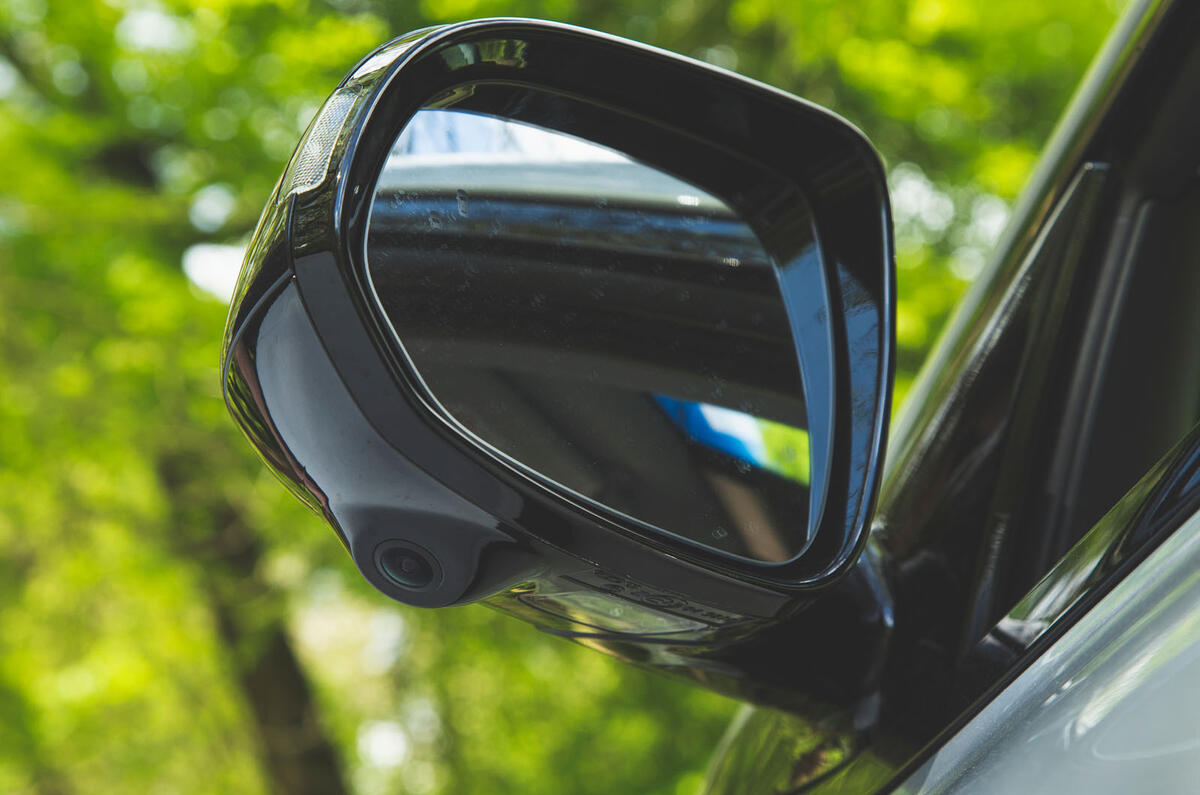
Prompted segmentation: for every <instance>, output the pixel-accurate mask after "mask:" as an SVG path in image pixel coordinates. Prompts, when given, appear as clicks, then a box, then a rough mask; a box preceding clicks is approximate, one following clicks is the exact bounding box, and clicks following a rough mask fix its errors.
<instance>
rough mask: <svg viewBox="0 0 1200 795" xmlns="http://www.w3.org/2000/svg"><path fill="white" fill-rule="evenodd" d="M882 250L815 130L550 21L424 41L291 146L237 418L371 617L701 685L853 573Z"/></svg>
mask: <svg viewBox="0 0 1200 795" xmlns="http://www.w3.org/2000/svg"><path fill="white" fill-rule="evenodd" d="M891 246H892V243H891V219H890V212H889V207H888V201H887V191H886V184H885V179H884V172H883V168H882V166H881V164H880V161H879V158H878V156H877V155H876V154H875V152H874V150H873V149H872V147H871V145H870V144H869V143H868V142H867V140H866V139H865V138H864V137H863V136H862V135H861V134H860V133H859V132H857V131H856V130H855V129H854V128H853V127H851V126H850V125H849V124H848V123H846V122H845V121H843V120H842V119H840V118H838V117H837V116H835V115H833V114H832V113H830V112H828V111H825V110H822V109H821V108H818V107H815V106H813V105H811V104H809V103H807V102H804V101H803V100H800V99H797V98H795V97H792V96H789V95H787V94H784V93H782V92H779V91H776V90H773V89H771V88H769V87H767V86H764V85H762V84H759V83H755V82H753V81H751V80H747V79H745V78H742V77H739V76H737V75H734V74H731V73H729V72H725V71H722V70H719V69H715V68H712V67H709V66H707V65H705V64H702V63H699V62H696V61H692V60H689V59H686V58H682V57H679V56H676V55H673V54H670V53H667V52H663V51H660V50H655V49H652V48H648V47H644V46H641V45H638V44H635V43H632V42H628V41H624V40H620V39H616V38H612V37H609V36H605V35H601V34H598V33H593V32H590V31H585V30H580V29H578V28H572V27H568V26H565V25H557V24H552V23H546V22H535V21H529V20H485V21H479V22H469V23H464V24H458V25H450V26H445V27H440V28H435V29H429V30H425V31H419V32H417V33H414V34H411V35H409V36H407V37H403V38H400V39H397V40H396V41H393V42H391V43H389V44H387V45H385V46H384V47H381V48H380V49H379V50H377V51H376V52H374V53H372V54H371V55H370V56H368V57H367V58H366V59H364V60H363V61H362V62H361V63H360V64H359V65H358V66H357V67H356V68H355V69H354V70H353V71H352V72H351V73H350V75H349V76H348V77H347V78H346V79H345V80H344V81H343V82H342V83H341V85H339V86H338V88H337V90H336V91H334V93H333V95H332V96H331V97H330V98H329V100H328V101H327V102H326V103H325V105H324V106H323V107H322V108H321V110H320V112H319V113H318V114H317V116H316V118H315V120H314V121H313V123H312V125H311V126H310V128H309V130H308V131H307V132H306V133H305V135H304V137H303V139H302V140H301V141H300V144H299V146H298V147H297V149H296V152H295V154H294V155H293V157H292V160H291V162H290V164H289V165H288V167H287V171H286V172H285V174H284V176H283V178H282V179H281V181H280V183H279V186H278V187H277V188H276V191H275V195H274V196H273V197H272V198H271V200H270V202H269V203H268V206H267V209H266V211H265V212H264V215H263V218H262V220H261V221H260V224H259V227H258V229H257V230H256V232H255V235H254V239H253V242H252V244H251V247H250V250H249V253H248V255H247V259H246V264H245V266H244V269H243V273H242V275H241V278H240V281H239V285H238V289H237V292H236V295H235V298H234V303H233V306H232V308H231V311H230V315H229V321H228V324H227V328H226V339H225V344H224V352H223V360H224V390H225V396H226V401H227V403H228V406H229V409H230V411H231V413H232V414H233V416H234V418H235V419H236V420H237V422H238V423H239V424H240V425H241V427H242V429H243V430H244V431H245V433H246V435H247V436H248V437H249V438H250V441H251V442H252V443H253V444H254V446H255V447H256V448H257V449H258V451H259V452H260V453H261V455H262V456H263V458H264V459H265V460H266V462H267V464H268V466H269V467H270V468H271V469H272V470H273V471H274V472H275V473H276V474H277V475H278V476H279V477H280V479H281V480H282V481H283V482H284V484H285V485H287V486H288V487H289V488H291V489H292V490H293V491H294V492H295V493H296V494H297V495H298V496H299V497H300V498H301V499H303V500H305V501H306V502H307V503H309V505H311V506H312V507H313V509H314V510H316V511H318V512H319V513H320V514H321V515H322V516H324V517H325V519H326V520H327V521H328V522H329V524H330V525H331V526H332V527H333V528H334V530H335V531H336V532H337V533H338V535H339V536H340V538H341V540H342V542H343V543H344V544H345V545H346V547H347V548H348V550H349V551H350V554H351V555H352V556H353V558H354V561H355V563H356V564H357V566H358V568H359V569H360V571H361V572H362V574H363V576H364V577H366V578H367V580H369V581H370V582H371V583H372V584H373V585H374V586H375V587H376V588H378V589H379V590H380V591H382V592H383V593H384V594H386V595H388V596H390V597H392V598H394V599H397V600H399V601H401V602H405V603H408V604H412V605H419V606H425V607H439V606H446V605H454V604H461V603H466V602H472V601H478V600H486V601H487V602H488V603H489V604H491V605H493V606H495V607H498V608H500V609H502V610H505V611H507V612H510V613H513V614H516V615H518V616H519V617H521V618H523V619H525V620H527V621H530V622H532V623H534V624H536V625H538V626H539V627H541V628H542V629H544V630H546V631H549V632H553V633H556V634H561V635H565V636H568V637H573V638H576V639H579V640H581V641H582V642H586V643H587V644H588V645H592V646H595V647H597V648H601V649H603V650H605V651H609V652H610V653H614V654H617V655H619V656H622V657H625V658H627V659H630V660H633V661H640V662H643V663H648V664H654V665H660V666H663V667H669V668H681V667H682V668H689V669H691V668H697V667H698V668H706V669H708V670H709V671H710V672H711V671H712V670H716V669H719V668H720V666H719V665H717V664H716V663H713V662H712V660H714V659H717V658H719V657H720V654H719V650H720V649H721V648H723V647H725V646H727V645H729V644H737V643H743V642H745V641H746V640H747V639H749V638H753V637H754V636H755V635H756V634H757V633H760V632H762V631H764V630H766V629H768V628H771V627H773V626H775V625H777V624H778V622H780V621H781V620H783V619H785V618H786V617H787V616H789V615H792V614H794V613H795V612H796V611H797V610H798V609H799V608H800V607H801V606H803V604H804V603H805V601H806V600H807V599H810V598H811V597H812V596H813V594H815V593H817V592H818V591H820V590H821V589H823V588H825V587H826V586H828V585H830V584H831V583H833V582H834V581H835V580H837V579H838V577H839V576H840V575H841V574H843V573H844V572H845V571H846V570H847V569H848V568H849V567H850V566H852V565H853V564H854V562H855V560H856V558H857V556H858V554H859V553H860V551H861V550H862V547H863V544H864V540H865V534H866V527H867V524H868V519H869V517H870V512H871V509H872V505H873V500H874V496H875V492H876V489H877V481H878V476H879V469H880V463H881V458H882V450H883V442H884V435H885V428H886V420H887V408H888V405H889V397H890V390H891V374H892V366H893V365H892V360H893V320H892V318H893V306H894V299H893V280H894V267H893V261H892V247H891ZM704 660H708V661H709V662H708V663H707V664H705V663H704ZM727 673H733V674H736V672H735V671H734V672H727Z"/></svg>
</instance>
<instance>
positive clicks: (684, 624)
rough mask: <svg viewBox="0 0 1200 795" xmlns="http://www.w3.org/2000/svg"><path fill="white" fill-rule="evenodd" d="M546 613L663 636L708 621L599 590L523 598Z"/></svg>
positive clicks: (612, 628)
mask: <svg viewBox="0 0 1200 795" xmlns="http://www.w3.org/2000/svg"><path fill="white" fill-rule="evenodd" d="M520 599H521V601H523V602H525V603H526V604H528V605H531V606H533V607H536V608H538V609H539V610H544V611H545V612H547V613H550V614H552V615H555V616H558V617H559V618H565V619H567V620H568V621H574V622H575V623H577V624H585V625H587V626H589V627H593V628H595V629H600V630H604V631H605V632H619V633H621V634H629V635H663V634H666V633H670V632H687V631H689V630H695V629H704V628H705V627H706V626H707V624H704V623H701V622H699V621H693V620H692V619H690V618H683V617H681V616H676V615H672V614H670V613H664V612H662V611H661V610H655V609H654V608H651V607H646V606H645V605H640V604H637V603H635V602H630V601H628V600H625V599H621V598H620V597H617V596H613V595H611V594H607V593H601V592H599V591H567V592H565V593H551V594H530V595H528V596H522V597H520Z"/></svg>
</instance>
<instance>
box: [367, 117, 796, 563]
mask: <svg viewBox="0 0 1200 795" xmlns="http://www.w3.org/2000/svg"><path fill="white" fill-rule="evenodd" d="M366 262H367V270H368V277H369V281H370V282H371V288H372V289H373V290H374V293H375V297H376V300H377V301H378V302H379V306H380V308H381V309H382V311H383V313H384V314H385V316H386V317H387V319H388V320H389V321H390V323H391V325H392V327H393V330H394V332H395V335H396V340H397V342H398V343H399V346H400V348H401V349H402V351H403V352H404V354H405V355H406V356H407V358H408V360H409V362H410V364H411V365H412V368H413V369H414V370H415V371H416V373H417V374H418V375H419V377H420V379H421V380H423V382H424V384H425V386H426V388H427V389H428V392H429V394H430V395H431V396H432V398H433V399H434V400H435V401H436V402H437V403H438V404H440V406H441V408H442V409H443V410H444V411H445V412H446V414H447V415H448V416H449V417H450V418H451V419H452V420H453V421H454V422H456V423H457V424H458V425H459V426H461V428H462V429H465V430H466V431H467V432H468V433H469V435H472V436H474V437H475V438H476V439H477V440H478V441H480V442H482V443H483V444H485V445H486V446H488V447H490V448H492V449H493V450H494V451H497V452H499V453H500V454H502V455H503V456H506V457H507V458H509V459H511V460H512V461H515V462H517V463H518V464H520V465H521V466H522V467H524V468H526V469H527V470H532V472H534V473H536V474H537V475H538V476H540V477H541V478H542V479H544V480H548V481H551V482H552V483H553V484H555V485H556V486H557V487H559V488H561V489H566V490H569V491H570V492H573V493H574V494H575V495H578V496H580V497H583V498H584V499H586V500H590V501H592V502H594V503H599V504H600V505H602V506H604V507H605V508H607V509H609V510H611V511H616V512H619V513H620V514H622V515H624V516H626V517H630V518H632V519H634V520H637V522H639V523H641V524H642V525H648V526H649V527H650V528H652V529H654V530H657V531H659V532H664V533H669V534H672V535H674V536H678V537H682V538H684V539H688V540H690V541H692V542H695V543H698V544H702V545H704V546H705V547H708V548H711V549H715V550H719V551H722V552H725V553H728V554H731V555H736V556H739V557H744V558H749V559H751V560H755V561H761V562H783V561H787V560H790V559H792V558H794V557H796V556H797V555H798V554H799V553H801V552H802V551H803V550H804V549H805V547H806V546H807V543H808V539H809V536H810V532H809V527H808V523H809V520H808V516H809V473H810V456H809V440H808V433H807V430H806V429H807V412H806V408H805V402H804V397H803V394H804V393H803V385H802V383H801V376H800V368H799V364H798V361H797V355H796V349H795V345H794V344H793V341H792V334H791V331H790V326H789V322H788V317H787V314H786V311H785V308H784V303H783V299H782V296H781V293H780V289H779V285H778V281H777V277H776V271H775V268H774V267H773V263H772V261H771V258H770V257H769V255H768V254H767V252H766V251H765V250H764V248H763V246H762V244H761V243H760V242H759V240H758V238H757V237H756V236H755V234H754V232H753V231H752V230H751V229H750V227H749V226H747V224H746V223H744V222H743V221H742V220H741V219H739V217H738V216H737V215H736V214H735V213H734V212H733V211H732V210H731V209H730V207H729V206H728V205H727V204H726V203H725V202H723V201H721V200H720V199H718V198H716V197H714V196H712V195H710V194H708V193H706V192H705V191H703V190H701V189H699V188H697V187H696V186H694V185H691V184H689V183H687V182H684V181H682V180H680V179H677V178H676V177H674V176H671V175H669V174H666V173H664V172H662V171H660V170H658V169H655V168H652V167H650V166H648V165H645V164H643V163H640V162H637V161H635V160H633V159H632V158H630V157H627V156H625V155H624V154H622V153H621V152H618V151H615V150H613V149H610V148H608V147H605V146H602V145H599V144H597V143H594V142H591V141H587V140H583V139H581V138H578V137H574V136H572V135H567V134H565V133H562V132H558V131H555V130H551V129H547V128H544V127H538V126H534V125H531V124H527V123H522V122H516V121H513V120H511V119H507V118H502V117H499V116H490V115H486V114H481V113H476V112H464V111H457V110H447V109H426V110H421V111H419V112H418V113H416V114H415V115H414V116H413V117H412V119H411V120H410V121H409V123H408V124H407V126H406V127H405V128H404V129H403V130H402V131H401V132H400V134H399V135H398V137H397V138H396V141H395V144H394V146H393V147H392V150H391V153H390V155H389V157H388V159H387V162H386V165H385V167H384V169H383V171H382V173H381V174H380V175H379V180H378V183H377V186H376V190H375V195H374V200H373V205H372V209H371V216H370V221H369V225H368V235H367V244H366Z"/></svg>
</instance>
